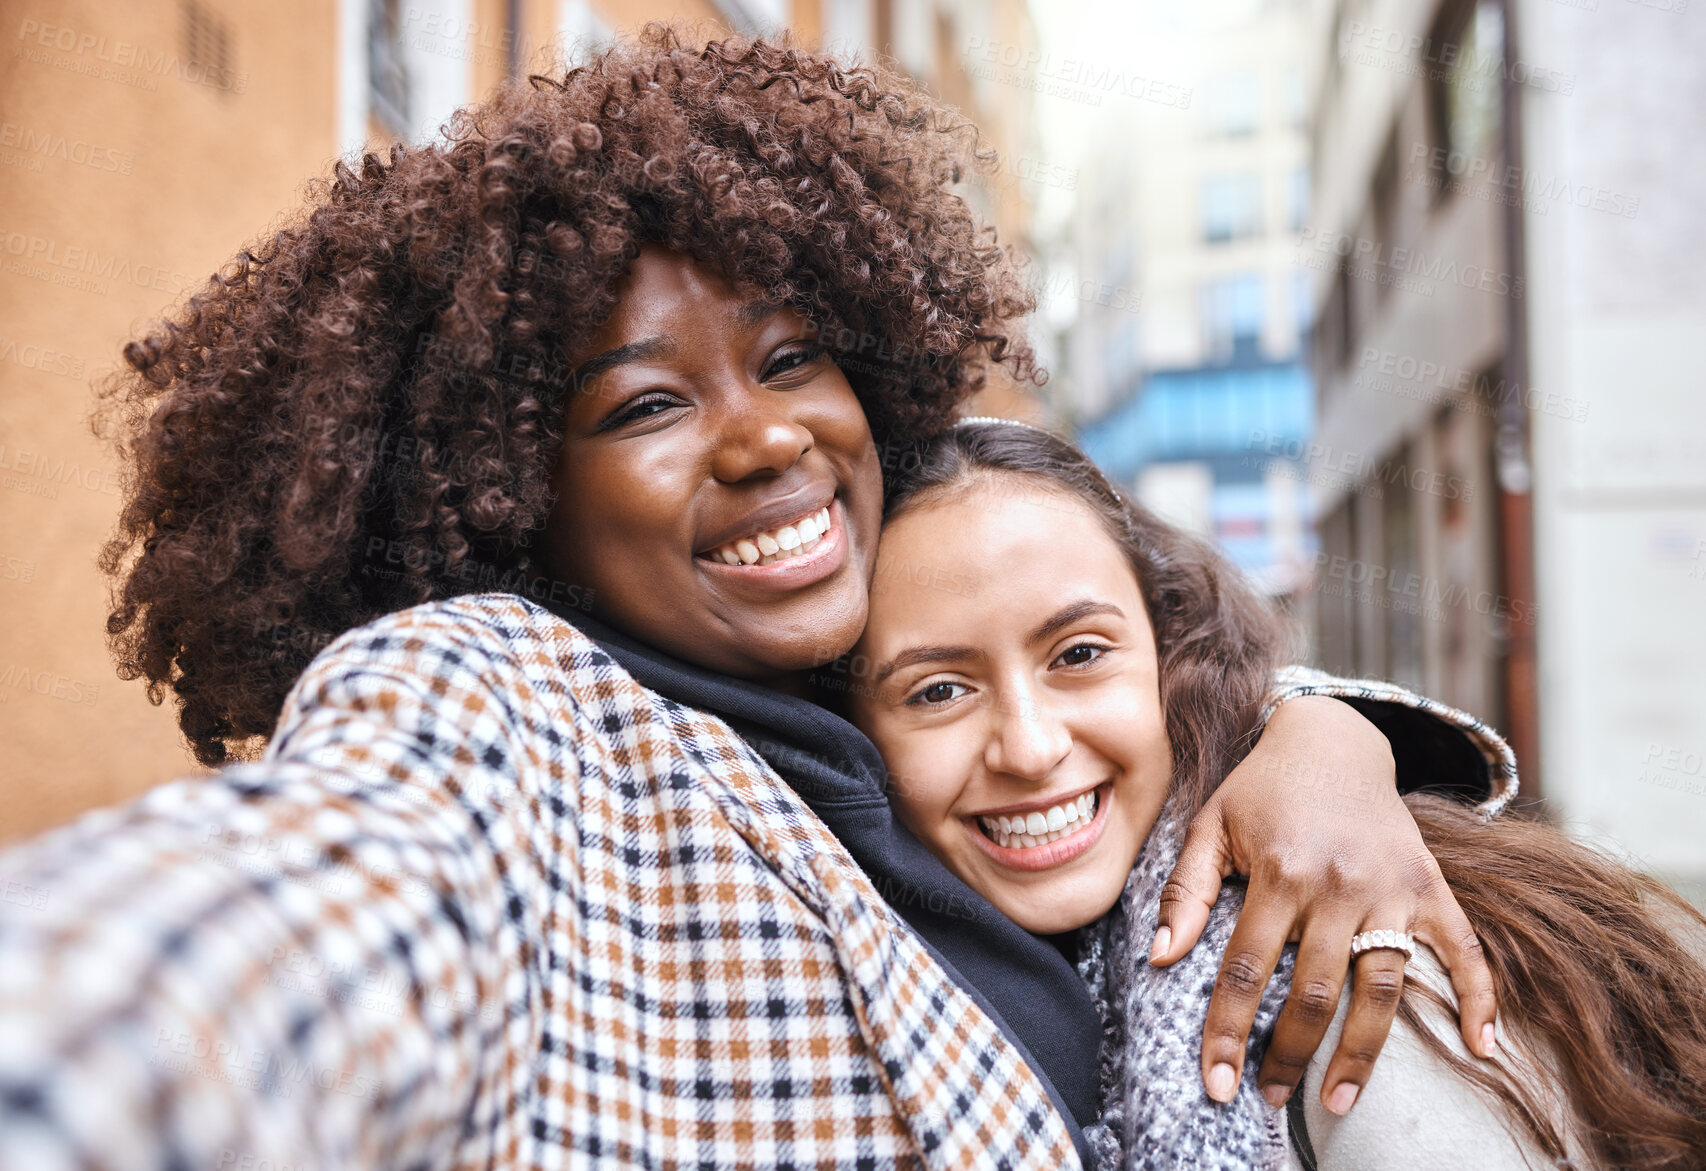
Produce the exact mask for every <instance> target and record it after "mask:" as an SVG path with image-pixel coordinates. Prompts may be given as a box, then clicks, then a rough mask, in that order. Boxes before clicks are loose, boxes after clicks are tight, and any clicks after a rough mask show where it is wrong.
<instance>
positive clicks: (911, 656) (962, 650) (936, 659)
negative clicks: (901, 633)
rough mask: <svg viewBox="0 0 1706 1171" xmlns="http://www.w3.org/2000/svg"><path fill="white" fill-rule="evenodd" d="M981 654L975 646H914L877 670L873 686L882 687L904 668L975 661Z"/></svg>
mask: <svg viewBox="0 0 1706 1171" xmlns="http://www.w3.org/2000/svg"><path fill="white" fill-rule="evenodd" d="M979 653H980V652H979V651H978V649H977V648H976V647H974V646H914V647H907V648H906V649H905V650H904V651H901V652H900V653H899V654H898V655H896V656H895V657H894V658H892V659H890V660H889V661H888V662H886V663H884V664H883V665H882V666H881V667H879V668H877V677H876V678H875V679H874V680H872V682H871V686H873V687H880V686H882V683H883V680H885V679H887V678H888V677H889V676H890V675H893V674H894V673H895V672H896V671H898V670H900V669H901V668H902V667H916V666H917V665H918V664H919V663H958V662H962V661H964V660H966V659H975V658H976V657H977V656H978V654H979Z"/></svg>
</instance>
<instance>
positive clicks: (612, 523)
mask: <svg viewBox="0 0 1706 1171" xmlns="http://www.w3.org/2000/svg"><path fill="white" fill-rule="evenodd" d="M617 295H618V298H619V300H618V303H617V306H616V309H615V311H614V312H613V313H612V314H611V316H610V318H609V320H608V321H606V322H605V323H604V324H603V325H602V326H601V327H600V328H599V329H598V331H597V332H596V333H595V334H594V335H593V336H592V337H591V338H590V339H589V340H588V341H587V343H586V344H585V345H584V346H583V347H582V348H581V351H580V352H578V353H576V354H575V355H573V358H574V363H575V367H576V371H577V373H576V379H575V386H576V390H575V391H574V392H572V393H571V394H570V396H569V400H568V404H567V407H566V411H565V418H564V424H563V426H564V439H563V451H562V457H561V459H560V461H559V464H558V467H557V472H556V477H555V480H554V487H555V489H556V492H557V504H556V506H555V507H554V508H553V509H552V512H551V516H550V519H549V521H548V523H547V528H546V536H545V541H544V562H545V569H546V572H547V573H549V574H550V575H551V576H552V577H554V578H557V579H559V580H563V581H568V582H574V583H578V584H580V585H582V586H588V587H591V589H592V591H593V597H594V599H595V603H596V606H597V610H598V612H599V613H600V615H601V616H603V617H604V618H606V619H607V620H608V621H610V622H611V623H612V624H614V625H615V626H617V627H620V628H621V629H623V630H624V631H626V632H627V633H628V634H630V635H632V636H634V637H635V638H638V639H641V640H642V641H644V642H647V643H649V644H651V645H653V646H655V647H658V648H659V649H661V650H665V651H668V652H670V653H672V654H674V655H676V656H678V657H680V658H683V659H686V660H688V661H690V662H693V663H697V664H699V665H701V666H705V667H710V668H712V669H714V670H718V671H723V672H726V673H728V674H731V675H736V676H739V677H742V678H748V679H756V680H761V681H765V682H770V683H785V682H786V681H787V680H788V679H789V677H790V676H792V675H793V674H794V673H796V672H800V671H804V670H805V669H807V668H809V667H813V666H816V665H818V664H820V663H824V662H827V661H829V660H831V659H833V658H835V657H836V656H837V655H839V654H841V653H842V652H844V651H845V650H846V649H847V648H848V647H850V646H851V645H852V644H853V642H854V640H855V639H856V638H858V636H859V630H860V628H861V627H862V626H863V625H864V622H865V613H866V603H867V589H868V583H869V581H870V575H871V566H872V559H873V555H874V550H875V545H876V539H877V532H878V527H879V525H880V524H881V514H882V474H881V469H880V467H879V465H878V462H877V452H876V447H875V445H874V444H873V442H872V440H871V431H870V427H869V425H868V424H867V423H866V421H865V412H864V410H863V408H862V407H861V406H860V404H859V400H858V399H857V398H856V397H855V396H854V394H853V390H852V388H851V387H850V386H849V385H848V383H847V379H846V377H845V376H844V375H843V374H842V373H841V371H840V369H838V368H837V367H836V365H835V363H834V362H833V361H831V360H830V358H829V357H828V356H827V355H826V354H825V353H824V351H823V348H822V346H821V345H820V344H819V343H818V341H817V337H816V334H815V333H814V331H813V330H812V329H811V327H810V325H809V323H808V322H807V321H806V320H805V318H803V317H802V316H801V315H800V314H799V313H797V312H795V311H794V310H792V309H789V308H785V307H780V306H776V305H771V304H765V303H762V302H755V301H753V300H752V299H751V298H749V297H745V296H742V295H741V294H739V293H737V292H736V291H735V290H734V289H733V288H731V287H730V286H729V285H728V284H727V283H725V282H724V281H723V280H722V279H720V278H719V277H718V276H717V275H716V274H715V273H713V272H712V271H711V270H709V269H707V268H705V267H703V266H701V265H699V264H697V263H695V262H694V261H693V260H692V259H691V258H689V257H686V256H683V255H682V254H680V253H675V252H669V251H666V250H664V249H662V248H658V247H655V246H647V247H646V248H644V249H642V250H641V252H640V255H639V257H638V258H637V259H636V260H635V262H634V265H633V268H632V269H631V270H630V272H629V274H628V275H627V277H626V278H624V280H623V282H622V283H621V285H619V286H618V288H617Z"/></svg>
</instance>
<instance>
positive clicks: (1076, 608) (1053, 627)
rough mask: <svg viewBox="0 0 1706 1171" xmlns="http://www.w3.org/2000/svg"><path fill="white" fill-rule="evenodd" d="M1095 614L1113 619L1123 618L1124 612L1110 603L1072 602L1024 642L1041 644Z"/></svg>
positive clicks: (1087, 600) (1032, 632)
mask: <svg viewBox="0 0 1706 1171" xmlns="http://www.w3.org/2000/svg"><path fill="white" fill-rule="evenodd" d="M1095 614H1112V615H1113V616H1114V617H1115V618H1124V617H1125V611H1124V610H1122V609H1120V608H1119V607H1118V606H1116V605H1114V604H1113V603H1112V602H1093V601H1090V600H1089V599H1086V600H1084V601H1082V602H1074V603H1072V604H1071V605H1070V606H1066V607H1063V608H1062V609H1061V610H1059V611H1058V612H1057V613H1056V614H1055V616H1054V617H1052V618H1050V619H1048V620H1047V621H1045V622H1044V623H1043V624H1042V625H1040V626H1038V627H1037V628H1036V629H1035V630H1033V631H1031V634H1030V637H1029V638H1027V639H1026V640H1025V641H1026V642H1042V641H1043V640H1044V639H1045V638H1048V637H1049V636H1050V635H1052V634H1055V633H1057V632H1058V631H1060V630H1061V629H1062V628H1063V627H1067V626H1071V625H1072V624H1073V623H1074V622H1077V621H1080V620H1081V619H1084V618H1089V617H1091V616H1092V615H1095Z"/></svg>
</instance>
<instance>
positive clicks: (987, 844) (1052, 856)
mask: <svg viewBox="0 0 1706 1171" xmlns="http://www.w3.org/2000/svg"><path fill="white" fill-rule="evenodd" d="M1113 790H1114V783H1113V782H1112V781H1104V782H1103V783H1102V784H1100V785H1097V786H1095V790H1094V791H1095V793H1096V816H1095V817H1094V818H1092V819H1091V821H1090V824H1089V825H1087V826H1085V827H1084V828H1083V829H1081V830H1077V831H1075V832H1073V833H1070V834H1068V835H1067V836H1066V837H1064V838H1061V839H1060V840H1058V841H1053V842H1050V843H1049V844H1048V845H1046V846H1032V847H1031V848H1030V849H1028V850H1015V849H1010V848H1009V847H1007V846H998V845H996V844H995V843H994V842H992V841H990V840H989V836H988V835H987V834H985V833H984V832H983V830H982V829H981V828H980V827H979V826H978V824H977V819H978V818H979V817H989V816H992V815H991V814H989V813H980V814H976V815H974V816H972V817H965V818H961V819H960V820H961V821H962V822H963V823H964V825H965V827H966V832H967V833H969V834H971V836H972V838H973V840H974V841H976V842H977V845H978V848H979V849H980V850H982V851H983V852H984V853H985V854H987V855H989V857H990V859H991V860H992V861H994V862H995V864H996V865H998V866H1002V867H1005V868H1006V869H1008V870H1026V871H1036V870H1052V869H1053V868H1054V867H1056V866H1064V865H1065V864H1066V863H1068V862H1070V861H1072V860H1073V859H1074V858H1077V857H1080V856H1081V855H1082V854H1083V853H1084V852H1085V851H1086V850H1088V849H1089V848H1090V847H1091V846H1094V845H1095V844H1096V842H1097V841H1098V840H1100V839H1101V836H1102V831H1103V830H1105V829H1107V828H1108V806H1109V805H1110V804H1111V802H1112V798H1113ZM1090 791H1091V790H1089V789H1084V790H1080V793H1079V795H1080V796H1082V795H1083V793H1087V792H1090ZM1061 800H1062V798H1055V799H1054V800H1052V801H1050V803H1049V804H1051V805H1058V804H1059V803H1060V801H1061ZM1038 808H1039V807H1038V806H1037V805H1036V804H1035V803H1034V802H1033V803H1029V804H1026V805H1022V806H1021V805H1014V806H1011V807H1009V808H1008V809H1003V810H1001V811H1000V812H1002V813H1028V812H1033V811H1035V810H1037V809H1038ZM1040 808H1042V809H1047V808H1048V805H1044V806H1041V807H1040Z"/></svg>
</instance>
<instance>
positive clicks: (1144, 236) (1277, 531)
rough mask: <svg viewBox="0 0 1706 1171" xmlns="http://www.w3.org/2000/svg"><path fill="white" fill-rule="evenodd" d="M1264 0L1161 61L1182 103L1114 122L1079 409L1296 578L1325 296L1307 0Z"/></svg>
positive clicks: (1088, 425) (1119, 452) (1087, 435)
mask: <svg viewBox="0 0 1706 1171" xmlns="http://www.w3.org/2000/svg"><path fill="white" fill-rule="evenodd" d="M1254 9H1255V10H1254V11H1253V12H1250V13H1248V14H1247V15H1245V16H1243V17H1241V18H1240V19H1238V20H1236V21H1231V22H1228V23H1227V24H1226V25H1225V26H1223V27H1210V28H1197V29H1194V30H1193V32H1194V34H1195V36H1194V39H1193V41H1192V45H1193V51H1192V52H1190V53H1188V54H1187V53H1180V54H1178V55H1177V56H1176V57H1174V58H1173V60H1172V61H1171V62H1166V61H1161V62H1157V64H1156V66H1155V72H1156V74H1157V75H1158V77H1160V78H1163V79H1164V80H1165V82H1166V83H1167V88H1162V89H1159V90H1158V92H1159V93H1167V92H1169V91H1171V92H1176V93H1178V94H1181V95H1184V97H1183V100H1181V101H1177V102H1166V101H1159V100H1158V101H1150V102H1145V103H1141V104H1140V105H1139V106H1138V107H1137V108H1136V109H1135V110H1134V111H1133V112H1132V114H1131V116H1130V117H1128V118H1126V119H1123V120H1121V121H1118V122H1115V123H1112V124H1110V125H1109V126H1108V127H1107V129H1106V131H1105V132H1104V138H1103V140H1102V142H1101V143H1100V145H1099V148H1098V149H1097V150H1096V152H1095V157H1096V162H1097V166H1096V169H1095V170H1094V172H1093V173H1092V174H1091V176H1090V177H1089V180H1088V182H1087V190H1086V191H1085V192H1084V193H1083V196H1082V198H1081V200H1080V214H1079V216H1078V217H1077V218H1076V220H1075V239H1074V241H1073V245H1074V251H1075V254H1076V265H1077V270H1078V272H1079V274H1080V275H1081V276H1082V277H1083V278H1084V279H1085V281H1086V282H1087V283H1088V285H1089V286H1090V287H1091V288H1093V289H1094V290H1096V292H1097V295H1096V296H1093V297H1080V298H1079V299H1080V301H1081V305H1080V307H1079V310H1078V313H1077V315H1076V321H1075V324H1074V327H1073V335H1072V346H1071V349H1072V367H1071V369H1072V383H1071V390H1070V392H1071V399H1072V401H1071V403H1070V412H1069V413H1070V415H1071V416H1072V419H1073V421H1074V422H1075V423H1076V425H1077V427H1078V429H1079V432H1080V435H1081V437H1082V440H1083V442H1084V445H1085V447H1086V449H1087V450H1088V451H1089V452H1090V453H1091V454H1092V455H1093V456H1095V457H1096V459H1097V460H1098V461H1099V462H1101V463H1102V464H1103V466H1104V467H1106V468H1107V469H1108V470H1109V472H1110V473H1112V474H1113V475H1115V476H1116V477H1118V478H1120V479H1121V480H1124V481H1126V482H1128V483H1130V484H1132V485H1133V486H1134V487H1135V488H1136V490H1137V492H1138V495H1139V497H1140V498H1141V499H1143V500H1144V501H1145V502H1146V503H1148V504H1149V505H1151V506H1152V507H1154V508H1155V509H1156V510H1157V511H1159V512H1160V513H1162V514H1163V515H1166V516H1169V517H1171V518H1172V519H1175V520H1177V521H1179V522H1180V523H1183V524H1185V525H1187V526H1188V527H1191V528H1194V529H1196V530H1198V531H1201V532H1203V533H1206V534H1209V535H1212V536H1214V537H1215V538H1216V539H1217V540H1218V541H1219V543H1220V544H1221V546H1222V547H1223V548H1225V549H1226V550H1227V552H1228V553H1229V554H1230V555H1231V556H1232V557H1233V558H1234V559H1235V560H1236V561H1237V562H1238V563H1239V564H1240V565H1242V566H1243V567H1244V568H1245V569H1246V570H1248V571H1249V572H1251V573H1252V574H1254V575H1255V576H1256V577H1257V579H1258V581H1259V582H1260V583H1261V584H1262V585H1263V586H1265V588H1267V589H1268V590H1269V591H1270V592H1273V593H1279V594H1284V593H1288V592H1290V591H1291V590H1292V589H1294V588H1296V586H1297V585H1298V584H1299V583H1301V582H1302V581H1303V580H1304V576H1305V574H1306V571H1307V568H1308V564H1309V556H1310V552H1311V545H1310V536H1309V516H1308V512H1307V510H1308V503H1309V500H1308V497H1307V495H1306V494H1305V493H1304V492H1303V491H1302V487H1303V485H1302V480H1301V478H1300V476H1299V474H1298V472H1299V467H1300V464H1301V459H1300V453H1301V452H1302V450H1303V447H1304V444H1305V443H1306V442H1307V440H1308V438H1309V435H1310V430H1311V426H1312V418H1311V415H1312V412H1313V406H1314V393H1313V390H1312V387H1311V384H1310V375H1309V369H1308V366H1307V363H1306V339H1307V338H1308V335H1309V324H1310V322H1309V311H1310V297H1309V288H1308V285H1307V283H1306V281H1305V280H1304V278H1303V276H1302V274H1300V273H1299V272H1298V270H1297V267H1296V265H1295V264H1294V263H1293V249H1292V246H1291V242H1292V240H1293V239H1294V237H1295V234H1296V233H1297V231H1298V230H1299V229H1300V228H1301V227H1302V226H1303V223H1304V219H1305V216H1306V213H1307V210H1308V207H1309V168H1308V133H1307V104H1306V101H1305V89H1304V75H1305V70H1306V67H1307V61H1308V57H1309V41H1308V31H1309V29H1308V22H1307V11H1306V9H1305V6H1304V4H1303V3H1302V2H1301V0H1297V2H1292V0H1270V2H1268V3H1264V4H1261V5H1257V6H1254ZM1169 70H1170V71H1171V72H1167V71H1169ZM1103 290H1108V291H1109V295H1108V296H1105V297H1104V296H1102V295H1101V292H1102V291H1103Z"/></svg>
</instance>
